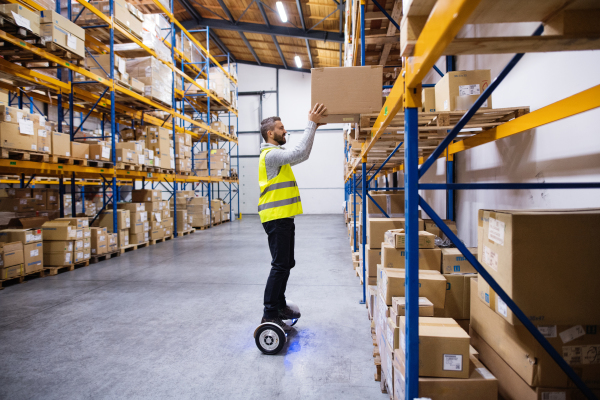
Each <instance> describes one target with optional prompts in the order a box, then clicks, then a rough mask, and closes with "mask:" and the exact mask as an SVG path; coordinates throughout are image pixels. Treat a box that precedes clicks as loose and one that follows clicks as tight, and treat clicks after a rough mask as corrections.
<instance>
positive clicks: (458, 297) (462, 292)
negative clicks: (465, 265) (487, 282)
mask: <svg viewBox="0 0 600 400" xmlns="http://www.w3.org/2000/svg"><path fill="white" fill-rule="evenodd" d="M476 277H477V274H444V278H446V303H445V305H444V309H443V310H441V309H438V310H435V314H434V316H436V317H446V318H454V319H456V320H468V319H469V318H470V316H471V283H472V282H471V279H472V278H476ZM472 284H473V285H477V282H473V283H472Z"/></svg>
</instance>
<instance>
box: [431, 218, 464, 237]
mask: <svg viewBox="0 0 600 400" xmlns="http://www.w3.org/2000/svg"><path fill="white" fill-rule="evenodd" d="M443 221H444V223H445V224H446V225H448V228H450V230H451V231H452V232H453V233H454V234H455V235H458V229H457V228H456V222H454V221H450V220H447V219H444V220H443ZM425 230H426V231H427V232H429V233H433V234H434V235H435V236H437V237H440V238H441V237H445V236H446V235H444V234H443V233H442V230H441V229H440V228H438V226H437V225H436V224H435V223H434V222H433V221H432V220H430V219H426V220H425Z"/></svg>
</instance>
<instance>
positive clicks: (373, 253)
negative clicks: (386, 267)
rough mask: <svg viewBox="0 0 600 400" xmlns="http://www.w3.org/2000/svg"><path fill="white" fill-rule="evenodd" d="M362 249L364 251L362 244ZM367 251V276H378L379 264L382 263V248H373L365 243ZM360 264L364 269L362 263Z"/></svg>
mask: <svg viewBox="0 0 600 400" xmlns="http://www.w3.org/2000/svg"><path fill="white" fill-rule="evenodd" d="M360 251H362V246H360ZM365 253H366V254H367V256H366V258H365V260H366V263H365V265H366V270H367V276H377V265H379V264H381V249H371V248H370V247H369V246H368V245H365ZM360 266H361V269H362V263H360Z"/></svg>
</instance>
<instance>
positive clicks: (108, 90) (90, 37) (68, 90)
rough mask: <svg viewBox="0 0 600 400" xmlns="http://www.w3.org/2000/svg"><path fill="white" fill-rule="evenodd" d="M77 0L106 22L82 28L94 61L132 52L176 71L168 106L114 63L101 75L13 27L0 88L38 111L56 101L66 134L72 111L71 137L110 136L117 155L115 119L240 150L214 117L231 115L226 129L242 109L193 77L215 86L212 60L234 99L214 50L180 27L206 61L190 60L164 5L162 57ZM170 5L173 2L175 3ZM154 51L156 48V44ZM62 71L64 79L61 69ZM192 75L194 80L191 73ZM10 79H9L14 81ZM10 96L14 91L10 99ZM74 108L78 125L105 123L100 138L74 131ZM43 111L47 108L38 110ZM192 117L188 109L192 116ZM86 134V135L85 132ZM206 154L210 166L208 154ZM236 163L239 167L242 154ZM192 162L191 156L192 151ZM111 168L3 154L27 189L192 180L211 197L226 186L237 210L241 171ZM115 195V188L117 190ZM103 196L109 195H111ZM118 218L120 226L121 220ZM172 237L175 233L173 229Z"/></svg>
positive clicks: (0, 163)
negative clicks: (116, 72) (126, 78)
mask: <svg viewBox="0 0 600 400" xmlns="http://www.w3.org/2000/svg"><path fill="white" fill-rule="evenodd" d="M9 2H10V3H16V4H21V5H25V6H26V7H28V8H30V9H31V10H32V11H41V10H43V9H44V6H43V5H41V4H38V3H36V2H34V1H30V0H26V1H23V2H19V1H17V0H9ZM78 2H79V3H80V5H81V6H82V10H81V11H82V12H83V10H84V9H86V10H87V11H89V12H91V13H93V14H94V15H95V16H96V17H98V19H99V20H100V21H101V22H103V23H104V24H103V25H102V24H98V25H94V26H90V25H88V26H85V24H84V26H82V28H84V29H85V48H86V56H87V57H89V58H90V59H93V58H94V57H95V56H94V55H93V54H92V53H91V52H93V53H96V54H98V55H103V54H104V55H106V54H109V55H110V59H111V66H112V65H113V60H114V59H115V56H123V58H125V57H127V56H131V55H133V56H132V57H147V56H152V57H154V58H156V59H157V60H159V61H160V62H161V63H162V64H164V65H166V66H167V67H168V68H169V69H170V71H171V72H172V82H173V85H172V86H173V87H172V96H171V100H170V101H169V102H168V103H165V102H164V101H158V100H157V99H154V98H152V99H151V98H148V97H145V96H144V95H142V94H139V93H137V92H136V91H134V90H132V87H131V86H129V83H128V82H123V81H121V80H120V79H117V78H116V77H115V78H114V79H113V72H112V71H113V69H111V68H108V69H107V70H108V71H109V72H108V73H106V77H104V76H99V75H97V74H96V73H93V72H91V71H89V70H87V69H86V68H84V67H83V66H82V62H81V59H80V58H79V57H78V56H77V57H75V56H74V55H71V54H70V53H69V52H67V51H64V50H57V49H58V48H57V47H56V46H52V47H50V48H48V46H46V47H38V45H35V44H32V43H28V42H27V41H24V40H21V39H20V38H18V37H16V36H14V35H13V34H11V33H10V31H8V32H5V31H3V30H0V41H3V42H4V43H5V46H4V47H3V49H2V51H3V52H4V53H3V54H5V55H7V56H6V57H4V58H3V59H0V67H1V69H2V70H3V72H2V77H3V78H8V79H5V80H3V81H2V82H0V87H1V88H2V89H5V90H8V91H9V93H12V94H13V95H14V99H17V98H18V99H19V106H20V107H22V106H23V101H22V99H28V100H29V103H30V111H31V112H33V108H34V105H33V101H34V100H36V101H39V102H42V103H46V104H49V105H58V130H59V131H61V128H62V122H63V120H64V114H63V109H65V110H68V111H70V112H69V114H68V115H69V116H70V117H69V118H70V123H69V124H68V125H69V126H70V129H71V131H70V133H71V140H73V139H82V138H83V139H93V138H97V139H104V138H109V139H110V142H111V143H112V157H113V159H114V157H115V142H116V135H117V134H119V133H118V132H117V124H120V125H122V127H127V128H129V127H131V128H134V127H135V124H136V122H137V123H138V124H140V125H155V126H161V127H164V128H167V129H169V130H171V131H172V137H173V143H174V146H175V140H176V138H175V133H176V132H179V133H187V134H189V135H190V136H191V137H192V144H193V149H197V148H198V146H200V147H199V149H200V150H202V146H203V144H206V145H205V146H204V147H205V148H206V149H213V146H214V145H216V146H217V148H219V147H221V148H224V145H220V143H225V144H228V146H229V147H228V150H229V151H228V154H230V155H231V154H232V151H231V150H233V149H236V148H237V145H238V140H237V137H236V135H233V134H229V133H225V132H223V131H218V130H216V129H213V127H212V126H211V122H212V121H213V120H219V119H224V118H227V119H228V122H229V124H228V126H231V125H232V124H231V120H232V118H237V117H238V113H237V110H236V109H235V108H234V107H233V105H232V104H230V103H229V101H227V100H225V99H223V98H220V97H219V96H218V95H217V94H216V93H215V92H214V91H212V90H209V89H208V88H205V87H203V86H202V85H200V84H199V83H198V82H197V81H196V79H197V78H198V77H206V78H207V79H206V81H205V82H206V83H207V85H206V86H210V85H209V83H210V80H209V79H210V76H209V74H208V69H209V67H210V66H211V65H214V66H216V67H218V68H219V69H220V70H222V71H223V72H224V74H225V75H226V76H227V77H228V79H229V81H228V82H229V83H230V86H231V87H232V88H233V89H232V90H234V93H235V95H236V99H237V86H236V85H237V81H236V79H235V78H234V77H233V75H232V74H233V73H230V71H228V70H225V68H223V66H222V65H221V64H219V63H218V62H217V61H216V59H215V58H214V57H213V56H212V55H211V54H210V52H209V50H208V43H207V47H206V48H204V47H203V46H202V45H201V44H200V43H198V41H197V40H196V39H195V38H194V37H193V36H192V35H191V34H190V33H189V32H188V31H187V30H185V29H181V32H180V33H179V35H186V37H187V38H188V40H190V42H193V43H194V46H195V47H196V48H197V49H198V51H199V52H200V54H201V55H202V57H204V59H205V60H206V61H205V62H204V63H203V64H202V63H194V62H192V61H191V60H190V59H189V57H187V56H186V55H185V54H184V53H183V52H182V51H181V50H180V49H178V48H176V46H175V35H176V33H175V29H174V26H175V25H178V26H179V27H180V28H182V27H181V25H180V24H179V22H178V21H177V20H175V18H174V17H173V15H172V14H171V13H170V12H169V11H168V10H167V9H166V8H165V7H164V6H163V5H162V4H160V2H158V1H154V3H155V4H156V5H157V6H158V7H159V8H160V9H161V10H162V12H163V13H164V14H165V15H166V17H167V18H168V20H169V22H170V25H171V27H170V29H168V33H167V35H166V37H164V39H163V43H164V44H165V45H166V47H167V48H168V49H169V52H170V59H165V57H164V54H162V53H161V55H162V56H163V57H160V56H159V54H157V51H158V50H157V51H155V50H154V49H153V48H150V47H149V46H147V45H146V44H144V42H143V41H142V40H141V38H139V37H136V36H135V35H134V34H132V31H131V30H130V29H128V28H124V27H122V26H120V25H119V24H118V23H117V20H116V19H115V18H114V17H112V16H110V15H105V14H104V13H102V12H101V11H100V10H98V9H97V8H95V7H94V6H93V5H92V4H90V3H88V2H87V1H85V0H78ZM73 4H74V3H73ZM172 6H173V4H171V7H172ZM72 8H73V6H72V3H71V2H68V3H67V14H68V15H63V16H66V17H67V18H68V19H70V20H73V17H75V20H76V19H77V18H78V15H77V16H76V15H75V14H72ZM110 9H111V10H114V0H111V1H110ZM55 11H56V12H58V13H61V4H60V2H58V4H56V10H55ZM63 11H64V10H63ZM80 14H81V13H80ZM109 14H110V13H109ZM163 36H164V35H163ZM167 39H169V40H167ZM115 40H118V41H119V42H121V43H120V44H119V46H120V49H116V48H115V44H116V43H115ZM169 42H170V43H169ZM36 43H37V42H36ZM40 43H41V42H40ZM7 45H8V46H7ZM11 49H14V50H11ZM156 49H159V48H158V47H157V48H156ZM11 51H12V53H11ZM90 51H91V52H90ZM16 53H18V58H17V57H13V54H16ZM163 53H164V52H163ZM228 59H229V56H228ZM199 64H202V65H199ZM230 67H231V64H230V63H228V68H230ZM63 68H64V69H66V70H67V71H69V74H68V79H67V80H66V81H65V80H64V79H61V70H62V69H63ZM53 69H54V70H55V71H56V74H52V73H45V72H46V71H48V72H50V71H51V70H53ZM115 69H116V66H115ZM62 75H63V77H64V72H63V74H62ZM194 76H195V78H193V77H194ZM75 78H77V79H75ZM178 79H179V80H180V81H178ZM11 81H12V84H11V83H10V82H11ZM176 83H177V84H180V87H182V88H186V89H188V90H189V87H193V88H194V91H196V92H197V93H195V94H193V95H192V94H190V93H188V90H181V89H179V88H178V87H176ZM23 87H26V90H23V89H22V88H23ZM11 97H12V96H10V95H9V98H11ZM9 103H10V102H9ZM38 111H39V110H38ZM74 113H81V116H80V118H79V121H80V123H81V126H82V125H83V121H85V119H87V118H88V117H89V116H92V117H95V118H98V119H100V120H101V121H102V129H101V136H98V134H96V136H91V137H90V136H85V134H84V133H83V132H82V133H80V134H79V135H76V133H77V131H78V130H79V129H77V130H75V128H76V126H74V119H73V114H74ZM40 114H42V113H41V112H40ZM84 114H85V115H86V116H85V119H84V118H83V115H84ZM188 114H191V116H190V115H188ZM105 121H106V122H108V123H109V124H110V125H108V126H107V129H106V131H105V129H104V126H105ZM82 135H83V137H81V136H82ZM192 153H194V150H192ZM238 153H239V152H238ZM197 156H198V155H197V154H196V157H197ZM32 159H33V158H32ZM207 159H208V160H209V161H208V162H209V164H208V165H209V166H210V152H209V154H208V157H207ZM237 160H238V161H237V166H238V169H239V158H238V159H237ZM193 162H194V154H192V163H193ZM69 164H70V163H69ZM90 164H92V162H90ZM102 164H104V166H105V167H106V166H107V163H98V165H99V166H101V165H102ZM84 165H85V164H84ZM110 165H111V167H110V168H98V167H93V166H83V165H68V164H60V163H41V162H35V161H24V160H12V159H1V160H0V169H1V171H0V172H1V173H4V174H16V175H17V176H20V177H21V179H19V180H18V182H19V184H20V185H21V186H22V187H27V186H28V185H29V184H32V182H38V180H37V179H36V178H39V177H41V176H47V177H56V180H55V181H53V183H47V182H48V181H43V182H46V183H41V182H42V181H39V182H40V183H38V184H56V183H58V184H59V185H60V187H61V193H64V186H63V185H64V182H65V181H67V180H68V181H69V182H72V185H73V186H72V188H71V190H72V191H73V190H74V188H75V185H77V182H81V184H82V186H84V185H89V184H91V183H90V182H85V181H78V179H96V180H97V184H98V185H100V184H101V185H102V187H103V190H106V189H108V188H109V187H110V186H112V192H113V193H114V192H115V189H116V188H117V187H118V186H120V185H123V184H125V182H131V183H132V184H133V185H135V184H136V182H141V183H142V185H143V187H145V184H146V182H150V183H152V188H153V189H154V188H155V186H154V185H155V184H156V185H157V186H159V185H160V186H162V187H163V188H164V190H165V191H167V192H170V193H171V197H174V196H175V194H176V192H177V190H180V189H183V190H185V189H186V188H187V186H188V184H189V185H191V186H192V188H193V189H194V190H198V189H199V188H200V189H201V191H202V194H203V195H204V192H205V190H206V191H207V193H208V196H209V198H210V197H211V188H212V186H213V184H215V183H216V184H217V192H218V193H219V194H220V190H221V188H220V185H225V187H226V188H227V189H228V197H229V203H232V202H233V200H234V198H235V197H236V196H237V197H238V209H239V181H238V180H237V175H236V174H235V175H234V176H232V177H221V176H210V173H209V176H196V175H195V171H194V172H191V173H179V172H177V173H163V172H164V171H163V169H162V168H153V167H148V168H147V167H142V166H137V167H136V166H132V167H127V166H125V167H127V168H125V169H123V166H121V163H117V164H116V165H115V167H117V168H113V167H112V164H110ZM178 168H179V167H178ZM192 170H193V166H192ZM209 171H210V170H209ZM53 179H54V178H53ZM25 182H27V184H25ZM55 182H56V183H55ZM7 183H8V182H7ZM11 184H14V183H11ZM165 184H166V185H165ZM232 191H233V192H232ZM116 192H117V193H118V191H116ZM104 197H105V199H106V196H104ZM116 201H117V198H116V196H115V197H113V198H112V200H111V203H112V207H113V208H116ZM106 205H107V204H105V206H106ZM174 208H175V216H174V218H175V222H174V223H175V229H174V231H175V232H177V231H178V230H179V229H177V221H176V205H175V206H174ZM210 208H211V204H210V202H209V210H210ZM73 212H74V211H73ZM63 213H64V210H63V209H62V208H61V215H62V214H63ZM230 218H231V215H230ZM114 223H115V224H116V220H115V221H114ZM175 235H177V234H176V233H175Z"/></svg>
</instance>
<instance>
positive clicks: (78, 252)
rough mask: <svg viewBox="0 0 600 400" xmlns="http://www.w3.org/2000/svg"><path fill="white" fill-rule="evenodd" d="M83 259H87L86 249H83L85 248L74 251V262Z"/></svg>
mask: <svg viewBox="0 0 600 400" xmlns="http://www.w3.org/2000/svg"><path fill="white" fill-rule="evenodd" d="M82 261H85V251H83V249H81V250H75V251H74V252H73V263H79V262H82Z"/></svg>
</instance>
